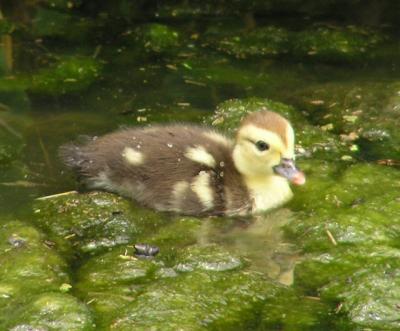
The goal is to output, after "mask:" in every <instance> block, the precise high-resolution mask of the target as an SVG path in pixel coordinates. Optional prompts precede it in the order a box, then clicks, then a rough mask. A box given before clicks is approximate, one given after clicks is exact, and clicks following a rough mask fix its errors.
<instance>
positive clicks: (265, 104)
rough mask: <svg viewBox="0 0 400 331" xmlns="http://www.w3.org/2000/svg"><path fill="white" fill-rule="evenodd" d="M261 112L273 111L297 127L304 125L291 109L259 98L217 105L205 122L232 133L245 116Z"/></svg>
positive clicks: (300, 117) (234, 100)
mask: <svg viewBox="0 0 400 331" xmlns="http://www.w3.org/2000/svg"><path fill="white" fill-rule="evenodd" d="M262 110H269V111H274V112H276V113H278V114H280V115H282V116H283V117H285V118H287V119H288V120H289V121H292V122H293V123H299V125H302V124H304V123H305V120H304V118H303V117H302V115H301V114H299V112H297V111H296V109H294V108H293V107H291V106H288V105H285V104H283V103H281V102H276V101H272V100H268V99H261V98H247V99H232V100H227V101H225V102H223V103H221V104H219V105H218V107H217V109H216V110H215V113H214V114H213V115H212V117H211V118H210V119H207V121H208V122H211V124H212V125H215V126H216V127H218V128H220V129H222V130H224V131H227V132H229V133H233V132H234V130H236V128H237V127H238V126H239V124H240V121H241V120H242V119H243V118H244V117H245V116H246V115H247V114H249V113H252V112H255V111H262Z"/></svg>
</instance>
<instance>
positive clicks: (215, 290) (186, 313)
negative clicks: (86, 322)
mask: <svg viewBox="0 0 400 331" xmlns="http://www.w3.org/2000/svg"><path fill="white" fill-rule="evenodd" d="M275 286H276V285H274V284H273V283H270V282H268V281H266V280H265V279H264V278H263V276H262V275H261V274H258V273H255V272H246V273H240V272H239V273H231V272H190V273H186V274H184V275H181V276H180V277H179V278H169V279H164V280H162V281H160V282H159V283H157V284H154V285H151V286H149V287H148V288H147V289H146V291H145V292H144V293H143V294H141V295H140V296H139V297H138V299H137V300H136V301H135V302H133V303H131V304H129V305H127V306H126V307H125V309H124V310H123V311H122V312H121V313H120V314H119V316H118V317H117V318H116V319H115V320H114V321H113V323H112V324H111V330H132V329H135V330H148V329H149V328H152V329H153V330H177V329H184V330H204V328H207V329H212V330H243V329H245V328H246V327H247V328H248V327H250V328H251V327H252V326H254V325H255V324H256V322H255V318H256V316H257V313H258V312H259V310H260V308H261V306H262V302H263V300H264V299H265V297H266V296H267V295H272V293H273V292H274V290H275Z"/></svg>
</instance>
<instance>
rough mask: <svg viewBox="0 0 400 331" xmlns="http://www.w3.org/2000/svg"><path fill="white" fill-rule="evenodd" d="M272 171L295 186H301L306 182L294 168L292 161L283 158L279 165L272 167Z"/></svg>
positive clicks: (301, 173)
mask: <svg viewBox="0 0 400 331" xmlns="http://www.w3.org/2000/svg"><path fill="white" fill-rule="evenodd" d="M274 171H275V173H276V174H277V175H280V176H282V177H285V178H286V179H288V180H289V181H290V182H291V183H293V184H295V185H303V184H305V182H306V176H305V175H304V173H303V172H302V171H300V170H299V169H298V168H297V167H296V165H295V163H294V160H293V159H286V158H283V159H282V160H281V163H280V164H278V165H277V166H275V167H274Z"/></svg>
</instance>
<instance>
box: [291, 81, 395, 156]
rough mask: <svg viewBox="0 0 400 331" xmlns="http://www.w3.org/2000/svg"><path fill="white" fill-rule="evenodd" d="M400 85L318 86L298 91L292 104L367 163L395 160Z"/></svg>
mask: <svg viewBox="0 0 400 331" xmlns="http://www.w3.org/2000/svg"><path fill="white" fill-rule="evenodd" d="M399 91H400V84H399V83H398V82H397V81H393V82H390V83H386V82H385V83H381V82H365V81H358V80H356V81H350V82H347V83H343V82H340V83H336V82H330V83H325V84H318V85H314V86H311V87H309V88H306V89H304V90H303V91H300V92H299V94H297V96H294V98H293V99H294V100H293V102H294V103H295V104H296V105H298V106H299V107H301V108H302V109H304V110H306V111H307V112H308V113H309V114H310V117H312V118H313V121H314V122H315V123H316V124H319V125H321V126H322V127H328V126H330V127H331V128H332V132H334V133H336V134H338V135H340V137H341V140H342V141H348V142H349V143H353V144H356V145H357V146H358V148H359V150H360V151H359V154H361V155H363V156H364V157H367V158H368V159H374V160H376V159H397V158H398V155H399V153H400V149H399V145H398V144H396V143H393V142H394V141H398V140H399V139H400V134H399V130H398V129H397V128H398V127H399V125H400V116H399V112H398V111H397V109H398V107H399V104H400V98H399Z"/></svg>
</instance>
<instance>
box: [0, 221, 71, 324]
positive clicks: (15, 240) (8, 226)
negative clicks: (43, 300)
mask: <svg viewBox="0 0 400 331" xmlns="http://www.w3.org/2000/svg"><path fill="white" fill-rule="evenodd" d="M0 263H1V268H0V293H1V295H0V328H2V329H3V327H4V325H6V324H7V323H8V322H9V314H10V313H12V312H14V310H15V309H16V308H17V307H19V306H20V305H21V304H24V303H26V302H29V298H30V297H31V296H32V295H35V294H39V293H43V292H47V291H58V290H59V287H60V286H61V284H63V283H69V277H68V275H67V266H66V263H65V262H64V261H63V260H62V259H61V258H60V257H59V256H58V255H57V254H56V252H55V251H54V250H53V248H52V247H51V246H47V245H46V241H45V237H44V235H43V234H41V233H40V232H38V231H37V230H36V229H35V228H33V227H32V226H28V225H25V224H23V223H21V222H18V221H13V222H6V223H3V224H2V225H1V231H0Z"/></svg>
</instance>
